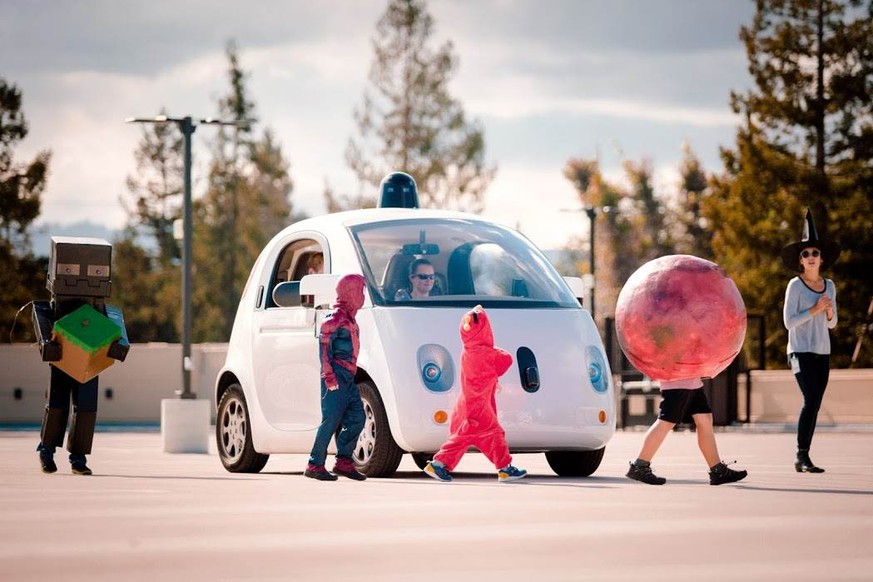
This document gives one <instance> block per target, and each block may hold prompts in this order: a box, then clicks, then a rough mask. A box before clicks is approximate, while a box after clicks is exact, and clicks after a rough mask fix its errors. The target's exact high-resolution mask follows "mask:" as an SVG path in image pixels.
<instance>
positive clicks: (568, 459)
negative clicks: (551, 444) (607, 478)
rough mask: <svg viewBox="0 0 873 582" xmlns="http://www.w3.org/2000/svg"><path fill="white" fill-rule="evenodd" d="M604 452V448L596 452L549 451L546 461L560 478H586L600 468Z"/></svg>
mask: <svg viewBox="0 0 873 582" xmlns="http://www.w3.org/2000/svg"><path fill="white" fill-rule="evenodd" d="M604 451H606V447H603V448H602V449H597V450H596V451H549V452H547V453H546V460H547V461H548V462H549V466H550V467H551V468H552V470H553V471H554V472H555V473H557V474H558V475H559V476H561V477H588V476H589V475H591V474H592V473H594V471H596V470H597V467H599V466H600V461H602V460H603V453H604Z"/></svg>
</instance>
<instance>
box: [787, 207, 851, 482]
mask: <svg viewBox="0 0 873 582" xmlns="http://www.w3.org/2000/svg"><path fill="white" fill-rule="evenodd" d="M840 250H841V249H840V245H839V244H838V243H836V242H833V241H827V240H823V239H821V238H819V236H818V233H817V232H816V230H815V223H814V222H813V220H812V213H811V212H810V211H809V209H808V208H807V210H806V219H805V220H804V223H803V235H802V236H801V239H800V240H799V241H797V242H794V243H791V244H789V245H786V246H785V248H783V249H782V263H783V264H784V265H785V266H786V267H787V268H788V269H790V270H792V271H795V272H797V273H798V275H797V276H796V277H794V278H793V279H791V281H789V282H788V287H787V289H786V290H785V305H784V307H783V310H782V319H783V321H784V323H785V328H786V329H787V330H788V350H787V351H788V363H789V364H790V366H791V372H792V373H793V374H794V377H795V378H796V379H797V384H798V386H800V391H801V393H803V408H801V409H800V418H799V419H798V421H797V459H796V461H795V463H794V468H795V469H796V470H797V472H798V473H824V469H822V468H821V467H817V466H816V465H815V464H814V463H813V462H812V461H811V460H810V458H809V448H810V446H811V445H812V435H813V433H814V432H815V424H816V420H817V418H818V410H819V408H820V407H821V402H822V398H823V397H824V393H825V389H826V388H827V385H828V375H829V373H830V353H831V338H830V333H829V331H830V330H831V329H833V328H835V327H836V326H837V289H836V286H835V285H834V282H833V281H832V280H831V279H825V278H823V277H822V276H821V270H822V269H824V268H826V267H828V266H830V265H833V264H834V262H836V260H837V257H839V255H840Z"/></svg>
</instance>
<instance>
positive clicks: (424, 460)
mask: <svg viewBox="0 0 873 582" xmlns="http://www.w3.org/2000/svg"><path fill="white" fill-rule="evenodd" d="M435 454H436V453H412V460H413V461H415V466H416V467H418V468H419V469H422V470H423V469H424V468H425V466H426V465H427V464H428V463H430V462H431V461H433V456H434V455H435Z"/></svg>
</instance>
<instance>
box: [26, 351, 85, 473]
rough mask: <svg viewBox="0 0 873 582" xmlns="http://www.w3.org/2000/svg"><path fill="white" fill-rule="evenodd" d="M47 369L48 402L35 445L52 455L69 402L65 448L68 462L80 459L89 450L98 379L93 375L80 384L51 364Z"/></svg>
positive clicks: (60, 437) (60, 438)
mask: <svg viewBox="0 0 873 582" xmlns="http://www.w3.org/2000/svg"><path fill="white" fill-rule="evenodd" d="M50 368H51V382H50V384H49V390H48V403H47V404H46V409H45V416H44V417H43V422H42V430H41V433H40V439H41V440H40V444H39V447H38V448H39V450H40V451H45V452H47V453H51V454H53V453H54V452H55V448H56V447H59V446H61V445H62V444H63V441H64V432H66V428H67V420H68V418H69V415H70V403H71V402H72V405H73V421H72V423H71V425H70V431H69V435H68V437H67V450H68V451H70V461H84V459H85V455H87V454H89V453H90V452H91V442H92V440H93V438H94V424H95V422H96V419H97V387H98V379H97V378H96V377H95V378H92V379H91V380H89V381H87V382H85V383H84V384H82V383H80V382H78V381H77V380H75V379H73V378H71V377H70V376H68V375H67V374H66V373H64V372H62V371H61V370H60V369H58V368H56V367H54V366H50Z"/></svg>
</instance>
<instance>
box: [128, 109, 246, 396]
mask: <svg viewBox="0 0 873 582" xmlns="http://www.w3.org/2000/svg"><path fill="white" fill-rule="evenodd" d="M124 122H125V123H175V124H176V125H177V126H178V127H179V129H180V130H181V132H182V136H183V137H184V138H185V140H184V141H185V165H184V168H185V179H184V182H185V190H184V196H183V204H182V391H181V392H179V391H177V392H176V394H178V395H179V397H180V398H183V399H194V398H197V395H196V394H195V393H194V392H193V391H192V390H191V368H192V365H191V328H192V325H191V287H192V285H191V256H192V246H193V245H192V238H193V237H192V234H193V229H192V221H191V206H192V204H191V136H192V135H194V131H195V130H196V129H197V124H195V123H194V120H193V119H192V118H191V116H190V115H187V116H185V117H168V116H166V115H158V116H156V117H129V118H127V119H125V120H124ZM199 123H201V124H208V125H231V126H237V127H248V126H249V125H250V123H251V122H249V121H221V120H219V119H212V118H211V117H208V118H205V119H201V120H200V121H199Z"/></svg>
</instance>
